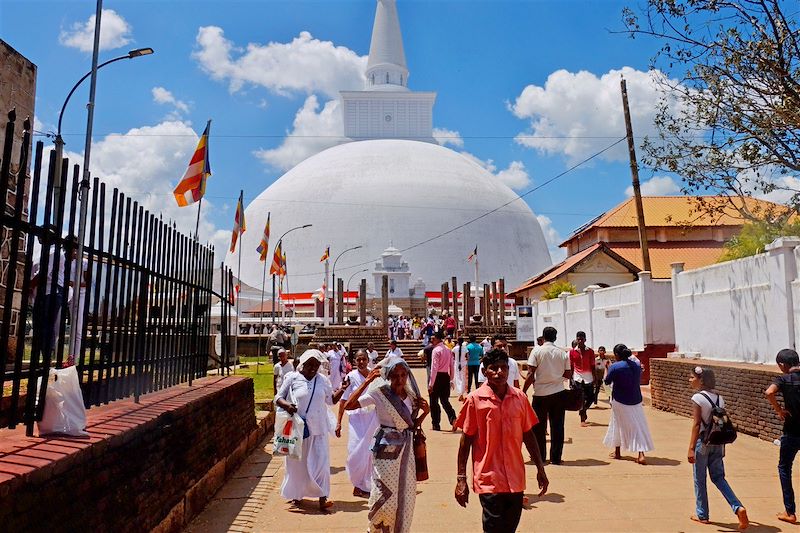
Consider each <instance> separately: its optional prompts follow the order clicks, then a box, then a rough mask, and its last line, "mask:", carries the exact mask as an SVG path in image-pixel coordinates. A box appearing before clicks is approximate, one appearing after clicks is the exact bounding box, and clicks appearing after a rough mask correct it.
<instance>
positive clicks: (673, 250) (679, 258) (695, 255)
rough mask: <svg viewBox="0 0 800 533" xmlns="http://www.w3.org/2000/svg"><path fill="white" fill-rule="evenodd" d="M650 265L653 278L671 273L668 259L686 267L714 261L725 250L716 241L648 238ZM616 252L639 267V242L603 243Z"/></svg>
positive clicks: (667, 275)
mask: <svg viewBox="0 0 800 533" xmlns="http://www.w3.org/2000/svg"><path fill="white" fill-rule="evenodd" d="M647 244H648V248H649V250H650V268H651V270H652V275H653V277H654V278H670V277H672V267H671V266H670V265H671V264H672V263H685V266H684V269H685V270H690V269H693V268H700V267H704V266H708V265H712V264H714V263H716V262H717V261H718V260H719V258H720V256H721V255H722V254H723V252H724V251H725V250H724V248H723V245H722V243H721V242H717V241H681V242H648V243H647ZM606 246H608V248H609V249H610V250H612V251H613V252H615V253H616V254H617V255H619V256H621V257H624V258H625V259H626V260H627V261H629V262H631V263H633V264H634V265H636V266H637V267H639V269H640V270H642V252H641V249H640V248H639V243H635V242H620V243H606Z"/></svg>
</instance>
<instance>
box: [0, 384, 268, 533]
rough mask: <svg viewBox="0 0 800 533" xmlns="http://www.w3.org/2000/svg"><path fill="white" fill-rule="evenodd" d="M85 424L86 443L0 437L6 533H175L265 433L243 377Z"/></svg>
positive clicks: (96, 413)
mask: <svg viewBox="0 0 800 533" xmlns="http://www.w3.org/2000/svg"><path fill="white" fill-rule="evenodd" d="M88 416H89V423H88V425H87V431H88V432H89V434H90V437H89V438H88V439H69V438H28V437H24V434H23V433H20V432H10V431H9V432H5V433H0V524H3V526H2V529H3V531H114V532H139V531H150V530H153V529H156V530H158V531H163V532H172V531H180V530H181V529H182V528H183V526H184V525H185V524H186V523H188V521H189V520H190V519H191V517H192V516H194V515H195V514H197V513H198V512H199V511H200V510H201V509H202V507H203V506H204V505H205V503H206V502H207V501H208V500H209V499H210V498H211V496H212V495H213V494H214V492H216V490H217V489H219V487H221V486H222V483H223V482H224V480H225V478H226V477H227V476H228V475H230V474H231V473H233V471H234V470H235V468H236V467H237V466H238V465H239V464H240V463H241V461H242V460H243V459H244V457H245V456H246V454H247V452H248V450H250V449H252V448H254V447H255V446H256V444H257V443H258V442H259V441H260V439H261V438H262V437H263V436H264V434H265V429H264V428H263V427H262V428H261V429H260V430H259V428H258V427H257V425H256V417H255V406H254V404H253V382H252V380H251V379H249V378H240V377H226V378H220V377H208V378H204V379H201V380H197V381H195V383H194V385H193V386H192V387H191V388H190V387H186V386H178V387H172V388H170V389H167V390H165V391H160V392H157V393H154V394H150V395H147V396H144V397H142V401H141V403H140V404H138V405H137V404H134V403H133V402H132V401H129V400H123V401H119V402H114V403H112V404H110V405H108V406H103V407H100V408H96V409H91V410H89V411H88Z"/></svg>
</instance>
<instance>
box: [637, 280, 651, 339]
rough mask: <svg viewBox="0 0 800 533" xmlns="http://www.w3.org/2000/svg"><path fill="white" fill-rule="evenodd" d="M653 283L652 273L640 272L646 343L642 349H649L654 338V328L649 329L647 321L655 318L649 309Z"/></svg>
mask: <svg viewBox="0 0 800 533" xmlns="http://www.w3.org/2000/svg"><path fill="white" fill-rule="evenodd" d="M651 283H653V278H652V276H651V273H650V272H648V271H647V270H643V271H641V272H639V291H640V293H639V298H641V301H642V339H643V341H644V343H643V344H644V346H642V349H645V348H647V345H648V344H651V340H652V338H653V332H652V331H651V329H652V328H650V327H648V324H647V320H648V319H649V318H650V317H652V316H653V315H652V313H651V311H650V309H649V307H650V305H651V302H650V300H651V298H649V297H648V293H649V292H650V290H651V287H650V284H651Z"/></svg>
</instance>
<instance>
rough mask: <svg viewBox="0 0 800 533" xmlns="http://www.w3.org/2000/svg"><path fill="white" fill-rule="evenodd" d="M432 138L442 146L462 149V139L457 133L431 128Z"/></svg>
mask: <svg viewBox="0 0 800 533" xmlns="http://www.w3.org/2000/svg"><path fill="white" fill-rule="evenodd" d="M433 138H434V139H436V142H437V143H439V144H440V145H442V146H447V145H448V144H449V145H451V146H455V147H456V148H463V147H464V139H462V138H461V134H460V133H459V132H457V131H453V130H448V129H446V128H433Z"/></svg>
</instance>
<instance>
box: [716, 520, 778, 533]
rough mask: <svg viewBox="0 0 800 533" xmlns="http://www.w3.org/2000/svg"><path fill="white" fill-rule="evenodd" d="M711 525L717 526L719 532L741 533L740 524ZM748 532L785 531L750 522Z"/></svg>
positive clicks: (772, 532)
mask: <svg viewBox="0 0 800 533" xmlns="http://www.w3.org/2000/svg"><path fill="white" fill-rule="evenodd" d="M709 525H712V526H717V527H718V528H719V529H717V531H721V532H724V533H727V532H729V531H731V532H732V531H736V532H737V533H738V532H739V531H741V530H740V529H739V522H728V523H726V522H714V521H711V522H710V524H709ZM747 531H749V532H752V533H774V532H777V531H783V530H782V529H780V528H778V527H775V526H768V525H765V524H759V523H758V522H750V526H749V527H748V528H747Z"/></svg>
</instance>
